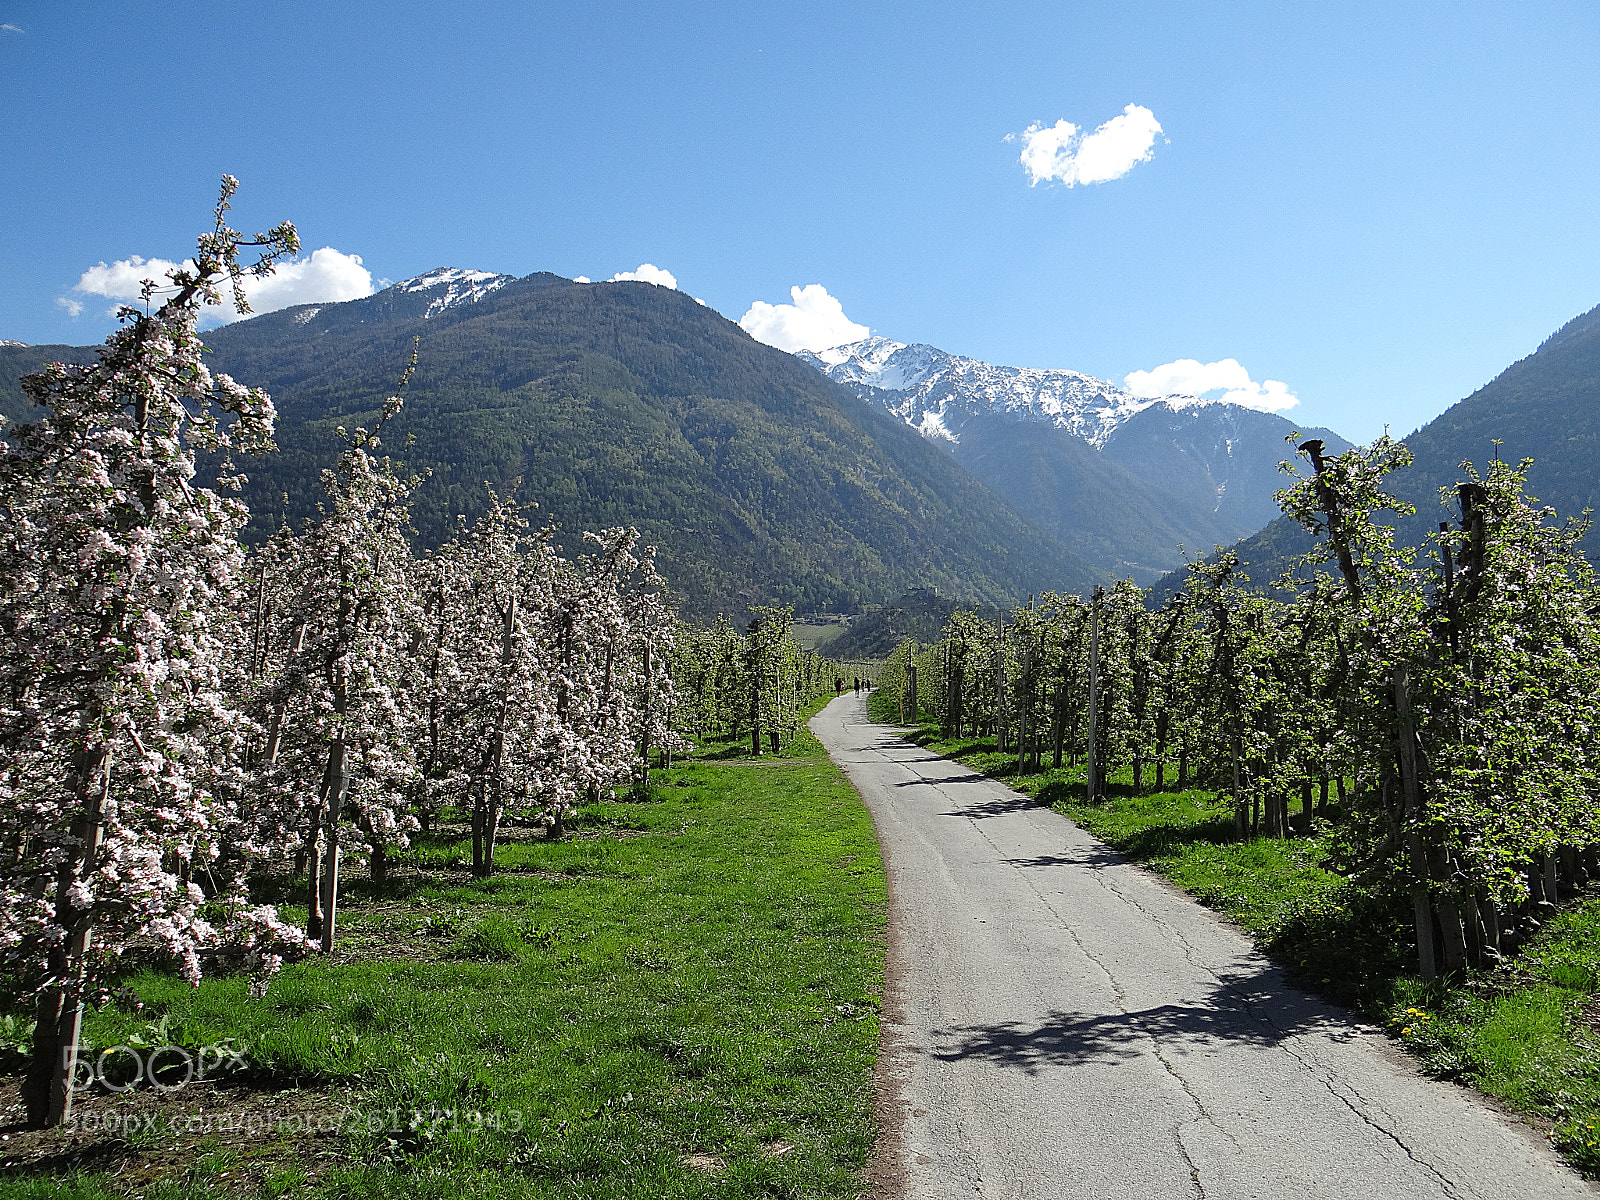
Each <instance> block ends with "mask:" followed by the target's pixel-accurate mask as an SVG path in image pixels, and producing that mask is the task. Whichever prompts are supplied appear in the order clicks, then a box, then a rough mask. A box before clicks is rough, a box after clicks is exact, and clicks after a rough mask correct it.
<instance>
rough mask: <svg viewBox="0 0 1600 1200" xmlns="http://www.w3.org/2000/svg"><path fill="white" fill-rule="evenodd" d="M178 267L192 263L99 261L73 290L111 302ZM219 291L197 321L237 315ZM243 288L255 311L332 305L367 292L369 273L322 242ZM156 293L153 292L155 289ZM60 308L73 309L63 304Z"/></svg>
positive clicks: (133, 258) (163, 279)
mask: <svg viewBox="0 0 1600 1200" xmlns="http://www.w3.org/2000/svg"><path fill="white" fill-rule="evenodd" d="M180 266H183V267H192V266H193V263H191V262H187V261H186V262H183V263H175V262H171V261H170V260H168V259H164V258H141V257H139V255H137V254H134V255H130V256H129V257H127V258H123V259H118V260H117V261H116V262H114V263H111V264H109V265H107V264H106V263H103V262H102V263H98V264H96V265H95V266H92V267H90V268H89V269H88V270H87V271H85V272H84V273H83V275H82V276H81V277H79V279H78V282H77V284H76V285H75V286H74V287H73V290H74V291H77V292H83V293H84V294H86V295H90V296H105V297H107V298H108V299H111V300H137V299H139V292H140V289H141V288H142V287H143V286H144V281H145V280H146V279H154V280H155V281H156V282H157V283H159V284H162V285H163V287H165V286H167V280H168V279H170V277H171V275H172V272H174V271H176V270H177V269H178V268H179V267H180ZM220 290H221V291H222V293H223V303H222V304H221V305H216V306H211V307H208V308H207V309H206V310H205V313H204V317H203V319H204V320H205V321H206V322H208V323H211V324H226V323H227V322H229V321H237V320H238V319H239V314H238V313H236V312H235V311H234V309H233V298H232V296H231V295H230V294H229V289H228V288H226V287H224V288H222V289H220ZM244 291H245V296H246V298H247V299H248V300H249V301H250V307H251V309H252V310H253V311H254V312H257V313H268V312H275V311H276V310H278V309H280V308H288V307H290V306H291V305H295V304H333V303H336V302H338V301H340V300H359V299H361V298H362V297H363V296H370V295H372V292H373V286H372V272H371V271H368V270H367V269H366V267H364V266H362V265H361V256H360V255H359V254H344V253H342V252H341V251H338V250H335V249H334V248H333V247H332V246H324V247H323V248H322V249H320V250H314V251H312V252H311V254H310V256H309V257H306V258H297V259H293V260H291V261H289V262H281V263H279V264H278V268H277V270H276V271H274V272H273V273H272V274H271V275H268V276H266V277H265V278H264V279H254V278H250V277H246V279H245V281H244ZM156 294H157V295H158V296H159V295H160V294H161V292H160V291H157V293H156ZM71 303H72V304H78V308H79V310H80V311H81V309H82V307H83V306H82V305H81V304H79V303H78V302H77V301H72V302H71ZM62 307H64V308H67V310H68V311H69V312H72V311H73V310H72V309H71V307H70V306H69V305H68V304H63V305H62ZM73 315H74V316H76V315H77V313H76V312H73Z"/></svg>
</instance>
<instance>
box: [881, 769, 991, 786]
mask: <svg viewBox="0 0 1600 1200" xmlns="http://www.w3.org/2000/svg"><path fill="white" fill-rule="evenodd" d="M982 782H983V776H982V775H977V774H974V773H972V772H970V771H969V772H968V773H967V774H965V775H946V776H945V777H944V778H942V779H926V778H919V779H903V780H901V781H900V782H899V783H897V784H895V785H894V786H895V787H897V788H905V787H920V786H921V785H922V784H924V783H982Z"/></svg>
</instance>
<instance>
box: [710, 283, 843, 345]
mask: <svg viewBox="0 0 1600 1200" xmlns="http://www.w3.org/2000/svg"><path fill="white" fill-rule="evenodd" d="M789 296H790V298H791V299H792V300H793V301H794V303H793V304H768V303H767V302H766V301H764V300H757V301H756V302H755V303H754V304H752V305H751V306H750V309H749V311H748V312H746V313H745V314H744V316H742V317H740V318H739V328H740V329H742V330H744V331H745V332H746V333H748V334H749V335H750V336H751V337H753V338H755V339H756V341H758V342H765V343H766V344H767V345H769V346H776V347H777V348H778V349H779V350H787V351H789V352H790V353H791V354H792V353H794V352H795V351H796V350H827V349H828V348H829V347H832V346H842V345H843V344H844V343H846V342H859V341H860V340H861V339H862V338H864V337H866V336H867V335H868V334H869V333H871V332H872V331H871V330H870V329H868V328H867V327H866V326H865V325H857V324H856V323H855V322H854V321H852V320H851V319H850V318H849V317H847V316H845V315H844V306H843V305H842V304H840V303H839V301H838V300H836V299H834V298H833V297H832V296H830V295H828V289H827V288H825V287H823V286H822V285H821V284H820V283H811V284H807V285H806V286H805V287H803V288H802V287H792V288H790V289H789Z"/></svg>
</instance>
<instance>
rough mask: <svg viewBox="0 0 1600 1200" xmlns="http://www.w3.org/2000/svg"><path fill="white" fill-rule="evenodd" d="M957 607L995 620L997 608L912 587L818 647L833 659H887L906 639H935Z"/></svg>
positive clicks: (841, 660)
mask: <svg viewBox="0 0 1600 1200" xmlns="http://www.w3.org/2000/svg"><path fill="white" fill-rule="evenodd" d="M959 610H967V611H971V612H976V613H977V615H978V616H979V617H981V618H983V619H984V620H986V621H998V620H999V619H1000V617H1001V615H1002V613H1001V610H1000V609H998V608H990V607H987V606H984V605H978V606H976V607H975V606H973V605H972V604H970V603H967V602H964V601H961V600H958V599H953V598H951V597H949V596H941V595H939V594H938V592H937V591H936V590H935V589H933V588H914V589H912V590H911V591H910V592H908V593H906V595H904V596H898V597H896V598H895V599H893V600H891V601H889V602H888V603H887V604H883V605H873V606H872V607H871V609H870V611H867V612H864V613H862V614H861V615H860V616H859V617H857V618H856V619H855V620H854V621H852V622H850V628H849V629H847V630H845V631H844V632H843V633H841V634H840V635H839V636H838V637H836V638H834V639H833V640H831V641H829V642H827V643H826V644H825V645H824V646H823V647H822V653H823V654H826V655H827V656H828V657H829V658H831V659H834V660H835V661H837V662H851V661H859V660H861V659H870V658H887V657H888V656H889V654H890V653H891V652H892V651H893V650H894V648H895V647H896V646H898V645H899V644H900V643H901V642H903V641H905V640H906V638H915V639H916V640H917V641H919V642H921V643H922V644H923V645H927V644H928V643H930V642H937V641H938V640H939V635H940V634H941V633H943V632H944V627H945V626H946V625H948V624H949V623H950V618H951V616H953V615H954V614H955V613H956V612H957V611H959Z"/></svg>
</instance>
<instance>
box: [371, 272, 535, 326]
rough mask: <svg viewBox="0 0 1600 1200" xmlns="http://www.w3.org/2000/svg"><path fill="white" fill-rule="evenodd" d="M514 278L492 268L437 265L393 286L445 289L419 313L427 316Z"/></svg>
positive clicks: (412, 289)
mask: <svg viewBox="0 0 1600 1200" xmlns="http://www.w3.org/2000/svg"><path fill="white" fill-rule="evenodd" d="M515 278H516V276H515V275H496V274H495V273H494V272H492V271H469V270H466V269H465V268H462V267H439V268H437V269H436V270H432V271H429V272H428V273H427V274H425V275H418V276H417V277H416V278H415V279H403V280H401V281H400V282H399V283H397V284H395V285H394V286H395V288H396V289H397V290H399V291H402V292H430V291H433V290H434V289H436V288H442V289H444V290H443V291H442V292H440V293H439V294H438V295H436V296H434V297H432V298H431V299H430V300H429V302H428V310H427V311H426V312H425V313H423V314H422V315H423V316H424V317H425V318H426V317H431V316H433V315H434V314H435V313H439V312H443V311H444V310H445V309H447V308H450V307H451V306H452V305H456V304H467V303H472V302H475V301H478V300H482V299H483V298H484V297H485V296H487V295H488V294H489V293H490V292H493V291H497V290H498V289H500V288H503V287H505V285H506V284H508V283H510V282H512V281H513V280H514V279H515Z"/></svg>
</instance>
